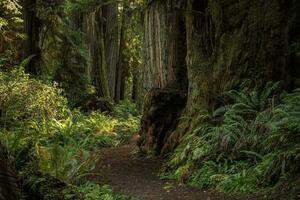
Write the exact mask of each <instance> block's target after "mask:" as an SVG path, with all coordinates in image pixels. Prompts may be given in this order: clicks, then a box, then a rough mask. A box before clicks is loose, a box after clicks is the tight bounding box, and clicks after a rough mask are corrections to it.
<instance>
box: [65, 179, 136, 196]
mask: <svg viewBox="0 0 300 200" xmlns="http://www.w3.org/2000/svg"><path fill="white" fill-rule="evenodd" d="M64 195H65V197H66V200H68V199H70V200H71V199H74V197H76V196H77V197H78V196H79V199H83V200H134V198H131V197H128V196H125V195H119V194H113V192H112V190H111V189H110V188H109V186H107V185H105V186H100V185H98V184H95V183H90V182H87V183H85V184H83V185H80V186H79V187H73V188H67V189H66V190H65V191H64Z"/></svg>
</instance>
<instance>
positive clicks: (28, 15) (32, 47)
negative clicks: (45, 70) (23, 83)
mask: <svg viewBox="0 0 300 200" xmlns="http://www.w3.org/2000/svg"><path fill="white" fill-rule="evenodd" d="M36 6H37V5H36V0H26V1H24V2H23V7H24V10H23V13H24V26H25V28H24V29H25V33H26V34H27V40H26V55H27V56H31V55H34V58H33V59H32V60H31V61H30V63H29V64H28V66H26V71H27V72H29V73H30V74H33V75H40V73H41V64H40V63H41V50H40V47H39V41H40V36H39V34H40V28H41V22H40V20H39V19H38V18H37V12H36V8H37V7H36Z"/></svg>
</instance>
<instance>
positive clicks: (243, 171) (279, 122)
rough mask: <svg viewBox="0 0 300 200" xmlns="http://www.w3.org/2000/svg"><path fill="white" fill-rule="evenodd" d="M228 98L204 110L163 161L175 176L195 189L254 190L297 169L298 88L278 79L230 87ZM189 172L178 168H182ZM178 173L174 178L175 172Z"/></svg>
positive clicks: (299, 156) (299, 152) (299, 153)
mask: <svg viewBox="0 0 300 200" xmlns="http://www.w3.org/2000/svg"><path fill="white" fill-rule="evenodd" d="M228 96H229V97H231V99H232V101H233V103H232V104H229V105H225V106H223V107H220V108H218V109H216V110H215V111H214V112H208V111H204V112H202V114H201V116H199V117H198V119H201V121H200V123H197V124H200V125H199V126H198V127H196V128H195V129H194V130H193V131H192V132H191V133H189V134H187V135H186V136H185V138H184V139H183V142H182V143H181V145H180V146H179V147H178V148H177V150H176V152H175V153H174V155H173V156H172V158H171V160H170V162H169V163H168V168H167V169H171V171H173V172H172V173H173V174H174V175H175V176H173V178H177V179H180V180H182V179H183V180H186V179H188V181H189V182H190V183H191V184H192V185H196V186H199V187H201V188H207V187H210V188H217V189H219V190H222V191H227V192H257V191H259V190H258V189H257V187H260V188H263V187H270V186H274V185H275V184H277V183H278V182H280V181H282V180H286V179H288V178H291V177H293V175H294V174H297V173H299V170H300V167H299V165H298V164H297V163H299V162H300V139H299V138H300V137H299V136H300V135H299V133H300V132H299V130H300V123H299V122H300V101H299V100H300V91H299V90H295V91H294V92H292V93H286V92H284V91H282V90H281V89H280V87H279V83H276V84H271V83H268V84H267V85H266V87H265V88H264V89H263V90H259V89H258V88H251V87H244V88H243V89H242V90H241V91H230V92H229V93H228ZM186 166H190V167H188V169H186V171H189V173H180V171H181V170H182V169H183V168H184V167H186ZM178 174H179V177H178V176H176V175H178Z"/></svg>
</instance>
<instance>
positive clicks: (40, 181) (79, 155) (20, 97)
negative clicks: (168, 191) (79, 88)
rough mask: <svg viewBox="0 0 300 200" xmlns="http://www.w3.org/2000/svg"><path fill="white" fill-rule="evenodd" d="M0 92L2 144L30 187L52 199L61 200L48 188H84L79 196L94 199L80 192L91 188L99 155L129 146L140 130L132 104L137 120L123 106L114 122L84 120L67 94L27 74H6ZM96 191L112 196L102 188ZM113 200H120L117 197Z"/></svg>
mask: <svg viewBox="0 0 300 200" xmlns="http://www.w3.org/2000/svg"><path fill="white" fill-rule="evenodd" d="M0 92H1V94H2V95H1V97H0V142H1V143H2V144H4V146H5V147H6V148H7V150H8V155H9V158H10V162H11V165H12V166H14V167H15V169H17V170H18V172H19V176H20V177H21V178H22V180H23V184H24V186H25V187H26V188H27V187H29V188H31V189H32V190H33V191H34V192H37V193H43V194H41V195H46V196H49V198H48V197H47V198H48V199H56V196H53V195H54V194H53V193H54V191H55V190H54V189H53V188H51V187H52V186H51V185H49V186H47V187H44V185H48V184H49V183H54V185H57V182H59V183H60V184H61V183H63V184H65V186H68V187H69V186H72V187H76V188H78V190H77V189H76V190H75V191H77V192H79V193H80V195H81V196H82V197H84V198H80V199H91V198H89V197H88V196H89V195H88V194H81V193H82V192H83V191H81V190H80V188H82V187H84V188H86V187H87V186H86V185H85V177H86V176H87V175H90V172H91V170H93V168H94V166H95V163H96V162H97V160H98V158H99V150H100V149H101V148H107V147H113V146H116V145H118V144H119V143H121V142H126V141H127V140H128V139H129V138H130V136H131V134H133V133H135V132H136V131H137V129H138V126H139V117H138V116H137V115H136V114H137V113H136V111H134V106H133V105H132V104H131V103H130V102H126V104H127V105H128V106H129V108H131V114H126V112H129V111H128V110H126V109H125V107H126V106H122V105H118V106H117V109H116V110H115V111H114V113H115V114H114V116H110V115H108V114H105V113H99V112H92V113H89V114H83V113H81V112H80V111H78V110H71V109H69V108H68V102H67V100H66V98H65V97H64V96H63V95H62V93H63V91H62V90H61V89H59V88H57V87H56V86H52V85H47V84H44V83H43V82H42V81H39V80H36V79H32V78H30V77H29V76H28V75H27V74H25V73H24V70H23V69H22V68H17V69H14V70H12V71H10V72H1V71H0ZM41 187H42V188H41ZM93 188H94V189H93V190H99V191H98V192H100V191H102V193H103V192H105V191H106V192H108V191H109V190H108V189H107V188H106V189H105V188H103V187H101V186H96V185H93ZM79 190H80V191H79ZM41 191H43V192H41ZM93 192H95V191H93ZM96 192H97V191H96ZM73 193H74V192H73ZM102 193H101V194H102ZM51 195H52V196H51ZM58 196H59V195H58ZM60 196H61V194H60ZM103 196H105V195H104V194H103ZM107 197H109V198H107V199H120V198H117V196H115V195H112V194H111V192H108V194H107ZM44 198H45V199H47V198H46V197H44Z"/></svg>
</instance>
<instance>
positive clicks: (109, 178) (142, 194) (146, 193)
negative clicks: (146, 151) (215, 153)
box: [93, 142, 257, 200]
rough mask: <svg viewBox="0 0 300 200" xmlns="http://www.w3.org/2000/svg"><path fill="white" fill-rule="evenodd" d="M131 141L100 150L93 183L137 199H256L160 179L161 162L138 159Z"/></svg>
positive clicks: (136, 150)
mask: <svg viewBox="0 0 300 200" xmlns="http://www.w3.org/2000/svg"><path fill="white" fill-rule="evenodd" d="M137 152H138V148H137V147H136V146H135V143H134V142H132V143H131V144H128V145H123V146H120V147H116V148H112V149H107V150H103V151H102V152H101V157H100V159H99V162H98V163H97V166H96V173H97V174H99V175H97V177H94V178H93V181H95V182H97V183H101V184H107V185H110V186H111V187H112V189H113V191H114V192H118V193H122V194H126V195H130V196H133V197H136V198H138V199H139V200H257V198H255V197H238V196H228V195H225V194H222V193H218V192H208V191H200V190H199V189H196V188H193V187H189V186H186V185H184V184H180V183H177V182H175V181H169V180H161V179H160V178H159V177H158V172H159V169H160V168H161V166H162V160H160V159H158V158H153V157H152V158H149V157H141V156H138V154H137Z"/></svg>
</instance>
